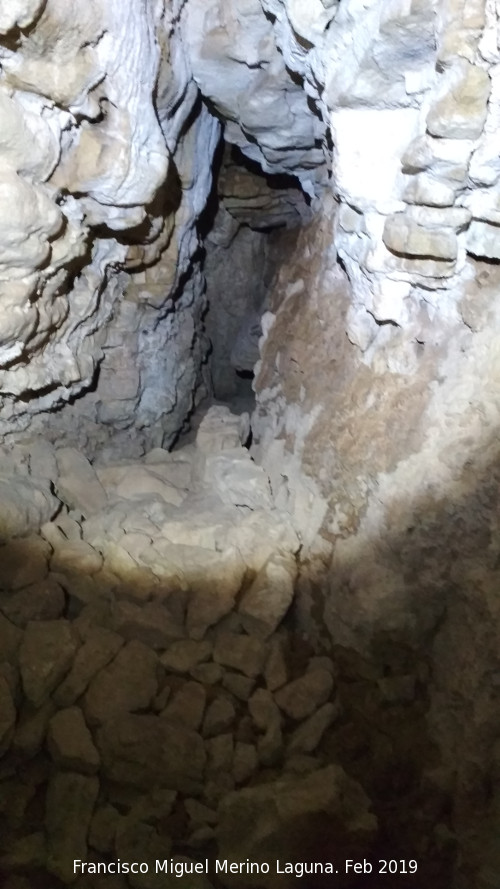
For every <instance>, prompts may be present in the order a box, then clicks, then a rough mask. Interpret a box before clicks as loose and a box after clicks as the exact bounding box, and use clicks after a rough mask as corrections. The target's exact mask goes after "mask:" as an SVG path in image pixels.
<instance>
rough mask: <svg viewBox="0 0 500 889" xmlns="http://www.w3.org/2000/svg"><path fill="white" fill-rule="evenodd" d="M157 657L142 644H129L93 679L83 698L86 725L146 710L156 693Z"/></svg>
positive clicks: (134, 642) (97, 723) (133, 642)
mask: <svg viewBox="0 0 500 889" xmlns="http://www.w3.org/2000/svg"><path fill="white" fill-rule="evenodd" d="M158 668H159V661H158V658H157V656H156V655H155V653H154V652H153V651H151V649H150V648H148V647H147V646H146V645H144V644H143V643H142V642H136V641H132V642H128V643H127V644H126V645H124V647H123V648H121V649H120V650H119V651H118V654H117V655H116V657H115V659H114V660H113V661H112V662H111V663H110V664H108V666H107V667H104V668H103V669H102V670H101V671H100V672H99V673H97V674H96V675H94V677H93V679H92V680H91V682H90V685H89V687H88V689H87V691H86V693H85V697H84V711H85V716H86V718H87V721H88V723H89V725H99V724H101V723H103V722H108V721H109V720H113V719H115V718H116V717H117V716H118V715H120V714H122V713H129V712H132V711H134V710H145V709H147V708H148V707H149V706H150V705H151V702H152V700H153V698H154V696H155V695H156V693H157V690H158Z"/></svg>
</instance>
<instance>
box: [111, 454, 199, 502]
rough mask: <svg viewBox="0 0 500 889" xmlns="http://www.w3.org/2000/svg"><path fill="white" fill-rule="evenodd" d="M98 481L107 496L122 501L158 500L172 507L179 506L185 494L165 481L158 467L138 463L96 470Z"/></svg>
mask: <svg viewBox="0 0 500 889" xmlns="http://www.w3.org/2000/svg"><path fill="white" fill-rule="evenodd" d="M97 476H98V478H99V481H100V482H101V484H102V485H103V487H104V488H105V490H106V491H107V492H108V494H109V495H111V496H115V497H120V498H122V499H123V500H143V499H144V498H145V497H153V498H160V499H162V500H164V501H165V502H166V503H170V504H171V505H172V506H180V505H181V503H182V501H183V500H184V498H185V496H186V495H185V493H184V492H183V491H182V490H180V489H179V488H177V487H175V486H174V485H172V484H169V482H168V481H167V480H166V479H165V477H164V474H163V473H162V472H161V470H159V468H158V467H156V466H154V465H152V466H143V465H141V464H140V463H134V464H130V465H126V464H123V465H121V466H106V467H104V468H102V469H98V470H97Z"/></svg>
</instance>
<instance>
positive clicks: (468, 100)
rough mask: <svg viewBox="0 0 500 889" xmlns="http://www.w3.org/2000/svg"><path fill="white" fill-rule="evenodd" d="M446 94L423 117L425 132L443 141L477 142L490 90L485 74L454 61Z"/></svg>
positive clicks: (477, 68) (481, 69)
mask: <svg viewBox="0 0 500 889" xmlns="http://www.w3.org/2000/svg"><path fill="white" fill-rule="evenodd" d="M445 77H447V83H446V85H447V91H446V92H445V94H444V95H443V96H442V97H441V98H440V99H438V101H437V102H435V103H434V104H433V105H432V106H431V109H430V111H429V113H428V115H427V131H428V132H429V133H430V134H431V135H432V136H437V137H439V138H444V139H478V138H479V136H480V135H481V133H482V132H483V127H484V124H485V121H486V114H487V104H488V98H489V95H490V90H491V81H490V78H489V76H488V73H487V72H486V71H485V70H484V69H483V68H479V67H477V66H476V65H472V64H471V63H470V62H467V61H466V60H465V59H462V58H461V59H459V60H457V59H454V64H453V67H452V69H451V70H449V71H448V72H447V74H446V75H445Z"/></svg>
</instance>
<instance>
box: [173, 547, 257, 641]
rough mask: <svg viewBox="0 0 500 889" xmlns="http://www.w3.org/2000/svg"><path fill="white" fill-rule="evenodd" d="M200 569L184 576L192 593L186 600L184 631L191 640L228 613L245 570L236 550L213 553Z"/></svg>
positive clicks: (205, 558) (198, 637)
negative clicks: (187, 601)
mask: <svg viewBox="0 0 500 889" xmlns="http://www.w3.org/2000/svg"><path fill="white" fill-rule="evenodd" d="M206 553H207V551H206V550H205V557H204V563H205V567H204V570H202V568H201V564H200V568H199V571H198V570H197V572H196V575H195V574H194V573H193V574H191V575H188V576H187V582H188V584H189V587H190V589H191V591H192V593H191V595H190V597H189V603H188V610H187V616H186V628H187V631H188V634H189V635H190V636H191V638H193V639H202V638H203V636H204V635H205V632H206V630H207V629H208V628H209V627H211V626H213V624H215V623H217V622H218V621H219V620H220V619H221V618H222V617H224V615H226V614H228V612H229V611H230V610H231V608H232V607H233V605H234V601H235V598H236V595H237V594H238V592H239V590H240V588H241V584H242V582H243V578H244V575H245V571H246V567H245V563H244V562H243V559H242V558H241V556H240V554H239V552H238V550H237V549H236V547H228V548H227V549H225V550H224V552H222V553H214V554H213V557H212V554H210V556H211V558H210V559H207V555H206ZM200 562H201V558H200Z"/></svg>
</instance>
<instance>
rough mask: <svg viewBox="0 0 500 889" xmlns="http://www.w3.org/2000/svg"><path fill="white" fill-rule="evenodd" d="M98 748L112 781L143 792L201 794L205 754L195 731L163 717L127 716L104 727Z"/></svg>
mask: <svg viewBox="0 0 500 889" xmlns="http://www.w3.org/2000/svg"><path fill="white" fill-rule="evenodd" d="M97 746H98V749H99V751H100V753H101V759H102V768H103V771H104V774H105V775H106V776H107V777H108V778H109V779H110V780H111V781H115V782H118V783H121V784H125V785H132V786H134V787H139V788H142V789H144V790H148V789H152V788H153V787H158V786H159V787H165V788H169V789H171V790H179V791H181V792H182V793H188V794H193V793H198V792H199V791H200V788H201V783H202V780H203V774H204V769H205V762H206V753H205V749H204V746H203V741H202V739H201V737H200V735H198V734H197V733H196V732H194V731H192V729H188V728H186V727H184V726H182V725H178V724H173V723H171V722H169V721H168V720H167V719H163V718H162V717H160V716H148V715H137V714H128V715H124V716H117V717H116V718H115V719H114V720H112V721H110V720H108V721H107V722H105V723H104V724H103V726H102V728H101V729H99V731H98V737H97Z"/></svg>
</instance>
